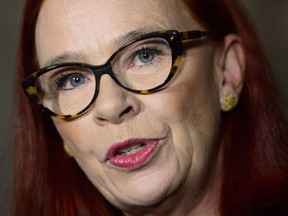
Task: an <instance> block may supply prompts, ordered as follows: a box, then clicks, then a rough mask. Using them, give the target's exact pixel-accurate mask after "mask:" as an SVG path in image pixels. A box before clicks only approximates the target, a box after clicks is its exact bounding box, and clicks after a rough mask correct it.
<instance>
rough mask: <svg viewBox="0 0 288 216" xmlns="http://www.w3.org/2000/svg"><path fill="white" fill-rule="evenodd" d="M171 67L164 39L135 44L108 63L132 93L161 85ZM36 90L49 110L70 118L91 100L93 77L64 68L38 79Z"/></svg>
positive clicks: (75, 68) (90, 72) (78, 69)
mask: <svg viewBox="0 0 288 216" xmlns="http://www.w3.org/2000/svg"><path fill="white" fill-rule="evenodd" d="M171 66H172V51H171V48H170V46H169V43H168V42H167V41H166V40H165V39H163V38H148V39H144V40H140V41H135V42H133V43H131V44H130V45H129V46H126V47H125V48H124V49H122V50H121V51H119V52H117V54H116V55H115V56H114V58H113V59H112V61H111V67H112V70H113V73H114V74H115V77H116V78H117V80H118V81H119V82H120V83H121V84H122V85H123V86H125V87H126V88H128V89H131V90H149V89H152V88H155V87H157V86H159V85H161V84H163V83H164V82H165V80H166V79H167V77H168V76H169V73H170V71H171ZM95 72H96V73H97V70H96V71H95ZM36 88H37V92H38V94H39V96H40V98H41V100H42V102H43V104H44V105H45V106H46V107H47V108H48V109H49V110H51V111H53V112H54V113H57V114H59V115H73V114H76V113H79V112H81V111H82V110H83V109H85V108H86V107H87V106H88V105H89V104H90V103H91V101H92V100H93V97H94V94H95V89H96V76H95V75H94V72H93V70H92V68H88V67H82V66H81V67H80V66H65V67H60V68H57V69H53V70H51V71H49V72H47V73H44V74H43V75H41V76H40V77H38V79H37V80H36Z"/></svg>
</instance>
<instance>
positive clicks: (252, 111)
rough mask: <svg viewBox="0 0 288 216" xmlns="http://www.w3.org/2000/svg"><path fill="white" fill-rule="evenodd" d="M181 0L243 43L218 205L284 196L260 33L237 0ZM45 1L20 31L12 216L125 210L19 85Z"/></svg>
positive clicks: (281, 151)
mask: <svg viewBox="0 0 288 216" xmlns="http://www.w3.org/2000/svg"><path fill="white" fill-rule="evenodd" d="M184 2H185V3H186V5H187V6H188V7H189V8H190V9H191V11H193V15H194V16H195V18H196V19H197V20H198V21H199V22H200V23H202V24H203V25H204V26H206V28H207V29H209V30H211V31H213V32H218V33H219V32H220V33H221V34H222V35H223V36H224V35H226V34H229V33H236V34H238V35H239V36H240V38H241V40H242V43H243V46H244V50H245V54H246V64H247V67H246V78H245V85H244V89H243V92H242V94H241V97H240V101H239V104H238V106H237V107H236V109H234V110H233V111H232V112H229V113H226V114H223V126H224V129H223V134H224V135H223V141H224V142H223V145H224V168H223V172H224V179H223V186H222V199H221V206H220V209H221V212H222V214H223V215H234V216H235V215H244V214H246V213H247V214H248V211H249V210H251V211H252V210H253V209H254V208H255V209H257V207H258V206H257V205H260V203H261V202H262V201H269V202H270V201H275V200H277V199H278V198H279V199H280V198H281V197H280V196H281V193H280V192H281V191H280V190H282V191H283V190H286V189H287V187H288V186H287V184H288V174H287V170H288V146H287V143H288V137H287V134H288V128H287V121H286V120H285V119H284V115H283V114H282V113H281V109H280V107H279V101H278V98H277V92H276V91H275V90H274V87H273V86H272V84H271V83H272V82H271V78H270V75H269V67H268V65H267V63H266V60H265V58H264V55H263V53H262V51H261V48H260V45H259V43H258V40H257V37H256V36H255V34H254V31H253V29H252V28H251V26H250V24H249V22H248V21H247V18H246V17H245V14H244V12H243V10H242V9H241V7H240V6H239V5H238V4H237V3H236V1H234V0H209V1H208V0H201V1H199V0H190V1H189V0H186V1H184ZM41 4H42V1H39V0H26V3H25V8H24V15H23V23H22V28H21V32H20V38H21V39H20V43H19V53H18V73H17V78H18V79H17V93H18V95H17V96H18V97H17V99H18V100H17V105H18V106H17V108H18V112H17V119H16V130H15V164H14V175H15V178H14V179H15V180H14V188H15V206H14V215H17V216H28V215H29V216H31V215H43V216H50V215H63V216H76V215H77V216H79V215H81V216H82V215H84V216H85V215H100V216H104V215H121V212H120V211H119V210H117V209H116V208H115V207H113V206H112V205H111V204H109V203H108V202H107V201H106V200H105V198H103V196H102V195H101V194H100V193H99V192H98V190H97V189H96V188H95V187H94V186H93V185H92V184H91V183H90V181H89V180H88V179H87V178H86V176H85V174H84V173H83V172H82V170H81V169H80V168H79V167H78V165H77V164H76V162H75V160H74V159H72V158H69V157H68V156H67V155H66V154H65V152H64V151H63V147H62V145H63V144H62V140H61V138H60V136H59V135H58V133H57V131H56V129H55V127H54V125H53V123H52V121H51V119H50V117H48V116H46V115H44V114H43V113H42V112H41V111H39V109H38V107H36V106H34V105H31V104H30V102H29V101H28V100H27V98H26V97H25V96H24V94H23V92H22V89H21V87H20V82H21V81H22V79H24V77H26V76H28V75H29V74H31V72H34V71H36V70H37V69H38V68H37V67H38V65H37V59H36V55H35V25H36V20H37V16H38V12H39V10H40V8H41ZM286 191H287V190H286ZM269 195H272V196H269ZM268 196H269V197H272V198H273V200H270V199H268ZM260 207H262V206H260ZM246 211H247V212H246ZM255 212H257V211H256V210H255ZM260 214H261V213H259V215H260Z"/></svg>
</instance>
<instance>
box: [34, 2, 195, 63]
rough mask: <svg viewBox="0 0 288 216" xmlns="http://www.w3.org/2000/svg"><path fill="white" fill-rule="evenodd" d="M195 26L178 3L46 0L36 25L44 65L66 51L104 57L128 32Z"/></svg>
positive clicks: (38, 44) (39, 55) (37, 43)
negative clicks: (95, 54) (116, 41)
mask: <svg viewBox="0 0 288 216" xmlns="http://www.w3.org/2000/svg"><path fill="white" fill-rule="evenodd" d="M193 26H194V27H195V28H197V26H198V25H197V23H196V22H195V21H194V20H193V18H192V17H191V14H190V13H189V12H188V10H187V9H186V8H185V7H184V5H183V4H182V3H181V1H179V0H145V1H143V0H133V1H131V0H121V1H119V0H105V1H103V0H45V1H44V3H43V5H42V8H41V10H40V14H39V17H38V20H37V25H36V50H37V57H38V60H39V63H40V65H41V64H44V62H45V61H47V60H48V59H49V58H53V57H54V56H57V55H60V54H63V53H65V52H77V53H78V52H80V51H81V50H82V51H81V52H83V50H85V52H86V53H85V54H88V55H90V54H91V53H92V51H93V53H95V51H96V50H97V53H98V55H100V54H101V56H105V55H106V54H108V52H110V53H111V51H112V50H113V49H115V47H114V46H120V45H121V44H115V43H111V42H112V41H115V38H119V37H121V36H123V35H124V34H125V33H127V32H131V31H135V30H137V29H142V30H143V29H147V31H150V29H151V31H152V30H155V31H158V30H168V29H179V30H188V29H191V28H193ZM104 47H105V49H104ZM109 49H110V50H109ZM106 57H107V56H106Z"/></svg>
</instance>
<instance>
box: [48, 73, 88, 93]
mask: <svg viewBox="0 0 288 216" xmlns="http://www.w3.org/2000/svg"><path fill="white" fill-rule="evenodd" d="M77 75H81V76H83V74H81V73H76V72H74V73H66V74H65V73H63V74H59V76H57V78H56V79H55V81H54V82H55V83H56V87H57V90H59V89H61V88H63V84H64V83H65V82H66V81H67V79H69V78H70V77H72V76H77Z"/></svg>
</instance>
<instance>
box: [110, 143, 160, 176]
mask: <svg viewBox="0 0 288 216" xmlns="http://www.w3.org/2000/svg"><path fill="white" fill-rule="evenodd" d="M159 142H160V139H129V140H126V141H124V142H120V143H115V144H113V145H112V146H111V147H110V148H109V149H108V152H107V155H106V162H107V163H108V164H110V165H112V166H114V167H117V168H121V169H128V170H131V169H136V168H139V167H141V166H144V165H145V164H147V163H148V162H149V161H150V160H151V159H152V157H153V155H155V152H156V150H157V148H158V146H159ZM133 146H134V147H135V146H138V147H136V148H139V150H137V152H134V153H129V154H127V155H120V154H119V152H123V151H124V152H128V149H130V150H132V149H133ZM134 149H135V148H134Z"/></svg>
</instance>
